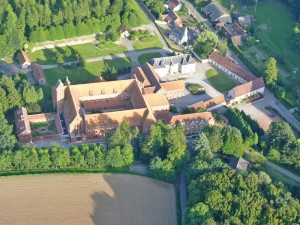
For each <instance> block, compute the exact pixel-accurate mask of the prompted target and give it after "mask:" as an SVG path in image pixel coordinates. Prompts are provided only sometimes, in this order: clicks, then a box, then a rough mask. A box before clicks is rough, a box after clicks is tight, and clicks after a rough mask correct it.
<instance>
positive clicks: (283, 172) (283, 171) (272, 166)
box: [265, 161, 300, 184]
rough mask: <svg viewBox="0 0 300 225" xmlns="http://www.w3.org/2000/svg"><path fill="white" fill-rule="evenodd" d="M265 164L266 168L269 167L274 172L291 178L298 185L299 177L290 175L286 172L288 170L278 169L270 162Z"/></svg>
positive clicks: (278, 167)
mask: <svg viewBox="0 0 300 225" xmlns="http://www.w3.org/2000/svg"><path fill="white" fill-rule="evenodd" d="M265 164H266V165H267V166H268V167H271V168H273V169H274V170H277V171H279V172H280V173H282V174H284V175H286V176H288V177H289V178H291V179H293V180H295V181H297V182H298V183H299V184H300V177H299V176H297V175H295V174H293V173H291V172H290V171H288V170H286V169H283V168H282V167H280V166H277V165H276V164H274V163H272V162H270V161H267V162H266V163H265Z"/></svg>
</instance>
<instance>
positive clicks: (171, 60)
mask: <svg viewBox="0 0 300 225" xmlns="http://www.w3.org/2000/svg"><path fill="white" fill-rule="evenodd" d="M149 63H150V64H151V65H152V66H153V68H154V70H155V72H156V73H157V74H158V75H159V76H160V77H164V76H166V75H167V74H171V73H181V74H189V73H193V72H195V70H196V62H195V60H194V59H193V58H192V56H191V55H189V54H181V55H176V56H169V57H161V58H154V59H152V60H150V61H149Z"/></svg>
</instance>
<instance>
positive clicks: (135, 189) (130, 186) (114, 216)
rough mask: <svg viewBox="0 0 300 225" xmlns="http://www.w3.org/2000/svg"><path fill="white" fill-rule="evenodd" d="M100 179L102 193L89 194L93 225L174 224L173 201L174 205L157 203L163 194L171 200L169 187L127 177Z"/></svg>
mask: <svg viewBox="0 0 300 225" xmlns="http://www.w3.org/2000/svg"><path fill="white" fill-rule="evenodd" d="M102 176H103V185H101V189H102V190H99V191H97V192H94V193H93V194H91V199H92V201H93V205H94V210H93V212H92V213H91V214H90V218H91V219H92V221H93V223H94V224H95V225H121V224H122V225H129V224H130V225H141V224H143V225H152V224H162V225H176V207H175V199H174V205H167V204H168V203H167V202H164V201H162V202H158V201H159V199H165V197H166V195H167V198H168V197H170V196H172V197H173V196H174V198H175V192H174V193H173V191H174V186H173V185H171V184H168V183H164V182H160V181H157V180H154V179H150V178H145V177H140V176H135V175H129V174H127V175H126V174H103V175H102ZM170 188H171V189H170ZM157 189H158V190H162V191H161V192H160V193H158V191H156V190H157ZM160 203H162V204H160Z"/></svg>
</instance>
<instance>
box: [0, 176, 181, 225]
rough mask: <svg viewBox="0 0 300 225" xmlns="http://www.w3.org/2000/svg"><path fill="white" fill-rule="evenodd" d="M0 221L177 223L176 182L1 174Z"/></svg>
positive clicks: (34, 223) (126, 224) (109, 224)
mask: <svg viewBox="0 0 300 225" xmlns="http://www.w3.org/2000/svg"><path fill="white" fill-rule="evenodd" d="M0 198H1V204H0V218H1V221H0V224H8V225H10V224H22V225H27V224H28V225H29V224H30V225H40V224H48V225H52V224H53V225H54V224H55V225H57V224H64V225H68V224H70V225H77V224H78V225H83V224H84V225H89V224H97V225H117V224H118V225H153V224H160V225H176V203H175V190H174V187H173V185H171V184H168V183H164V182H161V181H157V180H153V179H150V178H146V177H140V176H134V175H128V174H89V175H86V174H82V175H73V174H72V175H36V176H15V177H14V176H11V177H1V178H0Z"/></svg>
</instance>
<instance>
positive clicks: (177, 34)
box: [169, 27, 188, 45]
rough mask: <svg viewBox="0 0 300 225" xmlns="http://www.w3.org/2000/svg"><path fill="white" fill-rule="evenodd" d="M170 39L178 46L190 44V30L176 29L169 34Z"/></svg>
mask: <svg viewBox="0 0 300 225" xmlns="http://www.w3.org/2000/svg"><path fill="white" fill-rule="evenodd" d="M169 39H170V40H171V41H173V42H174V43H176V44H178V45H183V44H184V43H187V42H188V29H187V27H185V28H184V30H181V29H179V28H177V27H175V28H174V29H173V30H172V31H171V33H170V34H169Z"/></svg>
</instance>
